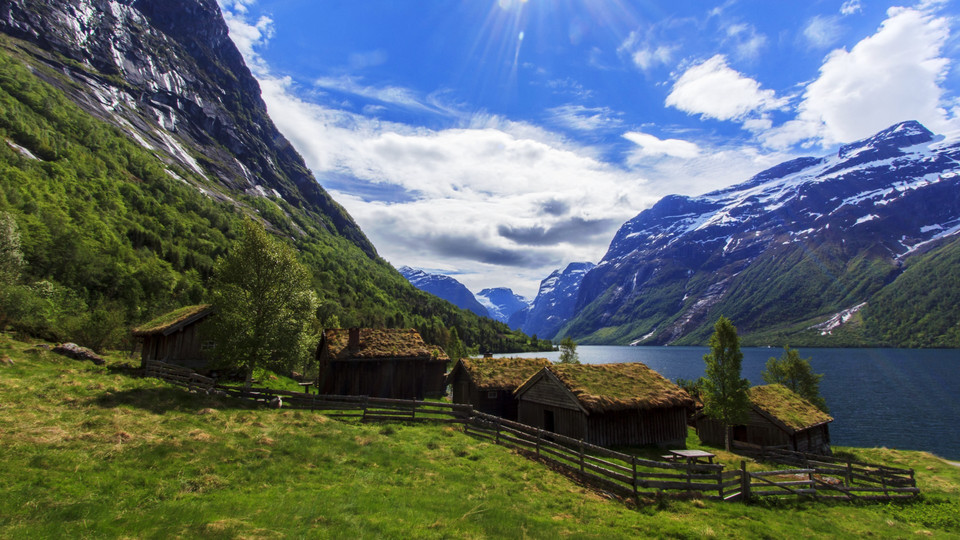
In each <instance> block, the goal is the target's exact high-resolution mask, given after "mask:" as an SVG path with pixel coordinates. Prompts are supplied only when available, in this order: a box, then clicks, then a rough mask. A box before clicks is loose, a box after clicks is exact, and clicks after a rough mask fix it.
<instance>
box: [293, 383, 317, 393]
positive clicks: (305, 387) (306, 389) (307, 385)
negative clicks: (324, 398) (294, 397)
mask: <svg viewBox="0 0 960 540" xmlns="http://www.w3.org/2000/svg"><path fill="white" fill-rule="evenodd" d="M313 382H314V381H307V382H298V383H297V384H299V385H300V386H301V387H302V388H303V391H304V392H305V393H307V394H309V393H310V387H311V386H313Z"/></svg>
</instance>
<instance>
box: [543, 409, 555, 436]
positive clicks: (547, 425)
mask: <svg viewBox="0 0 960 540" xmlns="http://www.w3.org/2000/svg"><path fill="white" fill-rule="evenodd" d="M543 429H545V430H547V431H550V432H553V431H555V430H554V423H553V411H543Z"/></svg>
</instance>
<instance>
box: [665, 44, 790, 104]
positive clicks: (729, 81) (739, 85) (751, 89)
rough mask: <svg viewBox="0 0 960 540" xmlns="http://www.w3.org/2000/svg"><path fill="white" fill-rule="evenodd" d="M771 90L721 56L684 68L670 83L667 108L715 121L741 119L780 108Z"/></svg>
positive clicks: (778, 100) (780, 101)
mask: <svg viewBox="0 0 960 540" xmlns="http://www.w3.org/2000/svg"><path fill="white" fill-rule="evenodd" d="M784 104H785V102H784V101H783V100H782V99H779V98H777V97H776V93H775V92H774V91H773V90H763V89H761V88H760V83H759V82H757V81H755V80H754V79H751V78H750V77H746V76H744V75H743V74H741V73H739V72H737V71H736V70H734V69H732V68H730V66H728V65H727V59H726V57H725V56H723V55H720V54H718V55H716V56H714V57H713V58H710V59H709V60H707V61H705V62H703V63H700V64H697V65H695V66H693V67H691V68H689V69H687V70H686V71H685V72H684V73H683V75H681V76H680V78H679V79H677V81H676V82H675V83H674V84H673V88H672V90H671V91H670V94H669V95H668V96H667V99H666V105H667V106H669V107H676V108H677V109H680V110H681V111H684V112H687V113H689V114H699V115H700V116H701V117H703V118H715V119H717V120H744V119H745V118H746V117H747V116H748V115H750V114H751V113H762V112H764V111H769V110H773V109H777V108H780V107H782V106H783V105H784Z"/></svg>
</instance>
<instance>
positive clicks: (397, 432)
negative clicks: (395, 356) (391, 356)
mask: <svg viewBox="0 0 960 540" xmlns="http://www.w3.org/2000/svg"><path fill="white" fill-rule="evenodd" d="M4 355H6V356H7V357H9V358H10V359H12V360H13V362H14V364H13V365H12V366H11V365H7V364H2V365H0V416H2V418H3V422H0V441H2V443H3V444H2V445H0V538H45V537H97V538H100V537H137V538H150V537H164V538H167V537H196V536H204V537H212V538H237V537H244V538H281V537H319V538H379V537H386V538H501V537H507V538H522V537H531V538H558V537H574V538H636V537H651V536H652V537H668V538H702V537H721V538H740V537H756V538H762V537H770V538H783V537H799V538H814V537H854V536H866V535H869V536H874V537H909V536H915V535H916V534H918V533H919V534H924V535H926V534H930V535H932V536H934V537H943V538H947V537H956V536H957V535H958V534H960V524H958V523H957V518H956V516H957V515H960V505H958V503H957V501H958V500H960V469H957V468H956V467H953V466H951V465H949V464H947V463H946V462H944V461H943V460H941V459H939V458H937V457H935V456H932V455H930V454H926V453H921V452H899V451H894V450H885V449H873V450H868V449H843V451H844V452H849V453H851V454H853V455H854V456H856V457H858V458H861V459H864V460H870V461H880V462H884V463H889V464H891V465H902V466H910V467H914V468H915V469H916V470H917V473H918V482H919V484H920V487H921V488H922V489H923V491H924V493H925V496H924V498H923V500H921V501H918V502H915V503H910V504H901V505H897V504H889V505H887V504H871V505H856V504H849V503H844V504H827V503H817V502H811V501H806V502H779V503H778V502H767V503H762V504H750V505H743V504H731V503H715V502H709V501H698V500H693V501H679V500H666V501H659V502H657V501H653V502H650V503H647V504H644V505H642V506H641V507H640V508H636V507H634V506H632V505H630V504H624V503H623V502H621V501H618V500H615V499H610V498H607V497H606V496H604V495H603V494H601V493H597V492H595V491H592V490H589V489H586V488H584V487H583V486H581V485H578V484H577V483H575V482H573V481H572V480H570V479H569V478H567V477H565V476H563V475H560V474H558V473H556V472H553V471H552V470H550V469H548V468H546V467H544V466H543V465H540V464H538V463H536V462H533V461H530V460H528V459H525V458H523V457H521V456H519V455H517V454H516V453H513V452H511V451H510V450H508V449H506V448H504V447H500V446H496V445H493V444H489V443H487V442H481V441H479V440H477V439H473V438H471V437H468V436H466V435H464V434H463V433H461V432H460V431H459V430H458V429H456V428H454V427H450V426H439V425H438V426H432V425H403V424H358V423H354V422H345V421H338V420H334V419H330V418H327V417H325V416H323V415H320V414H315V413H309V412H301V411H289V410H281V411H276V410H270V409H260V408H250V407H249V406H247V405H245V404H243V403H238V402H233V401H229V400H225V399H222V398H216V397H210V396H206V395H201V394H190V393H188V392H186V391H184V390H183V389H181V388H178V387H174V386H170V385H167V384H165V383H162V382H160V381H157V380H154V379H140V378H136V377H134V376H133V373H132V370H130V369H128V366H132V365H133V364H135V363H136V362H135V361H134V360H132V359H128V358H124V357H121V356H118V355H111V354H108V355H107V364H106V365H105V366H94V365H93V364H91V363H89V362H80V361H76V360H70V359H67V358H64V357H60V356H57V355H54V354H52V353H50V352H48V351H44V350H42V349H38V348H36V347H34V346H32V345H30V344H27V343H22V342H19V341H14V340H12V339H10V338H9V337H6V336H0V356H4ZM690 443H691V446H696V447H700V446H698V443H697V442H696V440H695V437H692V438H691V439H690ZM716 453H717V454H718V456H719V457H720V459H721V460H722V461H724V462H727V463H738V462H739V461H738V460H739V456H735V455H733V454H729V455H728V454H726V453H724V452H722V451H717V452H716Z"/></svg>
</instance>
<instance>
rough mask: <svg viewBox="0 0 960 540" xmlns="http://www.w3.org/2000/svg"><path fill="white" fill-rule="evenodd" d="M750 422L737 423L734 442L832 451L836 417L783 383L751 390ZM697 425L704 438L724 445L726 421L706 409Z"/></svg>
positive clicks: (812, 450)
mask: <svg viewBox="0 0 960 540" xmlns="http://www.w3.org/2000/svg"><path fill="white" fill-rule="evenodd" d="M749 392H750V412H749V414H748V418H747V421H746V423H744V424H741V425H737V426H733V428H732V433H731V441H734V442H741V443H747V444H751V445H756V446H781V447H786V448H787V449H789V450H794V451H797V452H810V453H813V454H826V455H829V454H830V430H829V424H830V422H833V418H832V417H831V416H830V415H829V414H827V413H825V412H823V411H821V410H820V409H818V408H817V407H816V406H814V405H813V404H812V403H810V402H809V401H807V400H805V399H803V398H802V397H800V396H799V395H797V394H796V393H795V392H793V391H791V390H790V389H789V388H787V387H786V386H783V385H781V384H768V385H766V386H754V387H753V388H751V389H750V391H749ZM693 424H694V426H695V427H696V429H697V435H698V436H699V437H700V440H701V441H703V442H704V443H707V444H715V445H723V444H724V433H723V424H721V423H720V422H719V421H717V420H714V419H712V418H709V417H707V416H706V415H704V414H703V413H702V412H699V413H697V414H696V415H695V416H694V419H693Z"/></svg>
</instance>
